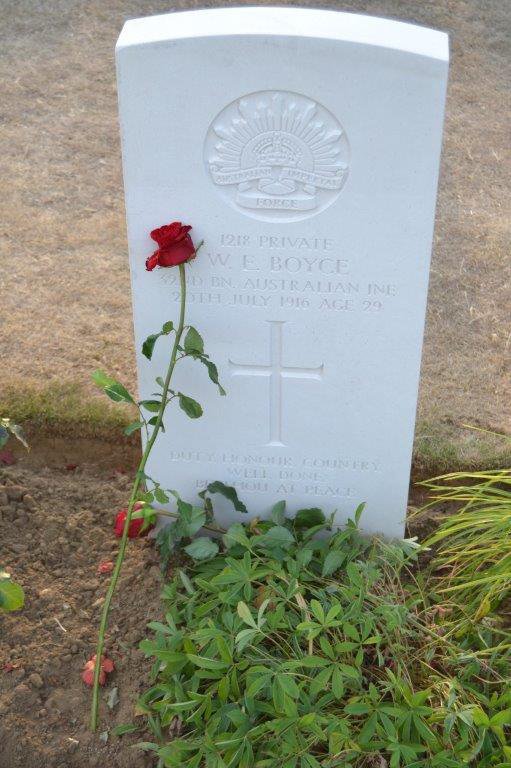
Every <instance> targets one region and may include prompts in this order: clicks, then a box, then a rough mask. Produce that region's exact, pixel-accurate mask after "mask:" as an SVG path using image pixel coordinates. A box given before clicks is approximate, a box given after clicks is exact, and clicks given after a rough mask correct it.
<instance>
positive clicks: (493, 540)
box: [423, 469, 511, 640]
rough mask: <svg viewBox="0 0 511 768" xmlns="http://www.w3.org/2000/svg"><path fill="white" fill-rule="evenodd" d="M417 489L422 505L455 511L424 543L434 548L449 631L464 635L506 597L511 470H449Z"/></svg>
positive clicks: (510, 578) (510, 581)
mask: <svg viewBox="0 0 511 768" xmlns="http://www.w3.org/2000/svg"><path fill="white" fill-rule="evenodd" d="M423 485H424V486H425V487H426V488H427V489H428V490H429V492H430V497H431V500H430V502H429V504H428V505H427V507H439V506H440V505H443V504H454V505H456V507H457V509H456V511H454V512H453V513H452V514H450V515H449V516H443V517H442V518H440V520H441V522H440V525H439V528H438V530H437V531H436V532H435V534H434V535H433V536H431V537H430V539H429V540H428V541H427V542H426V545H427V546H431V547H434V548H435V550H436V556H435V560H434V567H435V574H436V577H437V579H436V585H435V590H436V592H437V593H438V596H439V598H440V599H442V600H443V601H447V602H448V603H449V609H448V616H449V617H450V620H451V624H452V627H453V630H454V631H455V632H456V633H457V634H458V635H460V634H463V633H470V632H471V631H472V626H473V623H474V622H478V621H480V620H481V619H483V618H485V617H488V616H489V614H491V613H494V612H495V611H496V610H497V609H498V607H499V606H500V605H501V604H502V602H503V601H504V600H506V599H507V598H508V597H509V595H510V594H511V470H509V469H503V470H497V471H486V472H472V473H459V472H453V473H451V474H448V475H444V476H442V477H438V478H434V479H433V480H429V481H427V482H425V483H423ZM492 621H493V622H494V623H495V618H493V619H492ZM508 640H509V638H508Z"/></svg>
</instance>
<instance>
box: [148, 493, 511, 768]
mask: <svg viewBox="0 0 511 768" xmlns="http://www.w3.org/2000/svg"><path fill="white" fill-rule="evenodd" d="M359 514H360V509H359V510H358V511H357V516H356V517H358V515H359ZM326 527H327V526H326V524H325V522H324V518H323V515H322V513H321V512H320V510H302V511H301V512H299V513H298V514H297V516H296V517H295V519H294V520H291V519H288V518H286V517H285V515H284V505H283V503H280V504H278V505H276V507H275V508H274V510H273V512H272V517H271V519H270V520H268V521H266V522H260V521H253V522H252V523H250V524H249V525H242V524H241V523H235V524H234V525H232V526H231V527H230V528H229V529H228V531H227V532H226V533H225V535H224V537H223V551H220V552H219V553H218V554H216V555H215V556H213V557H212V558H211V559H209V560H205V561H204V562H198V563H195V564H193V565H190V566H189V567H187V568H185V569H184V570H182V571H178V572H177V573H176V574H175V575H174V577H173V578H172V580H171V582H170V583H169V584H168V585H167V586H166V587H165V590H164V599H165V602H166V605H167V613H166V616H165V620H164V621H163V622H153V623H152V624H150V625H149V626H150V628H151V629H152V630H153V631H154V633H155V634H154V638H153V639H148V640H145V641H143V642H142V644H141V648H142V649H143V650H144V651H145V653H146V654H147V655H148V656H151V657H154V658H155V664H154V668H153V675H154V684H153V686H152V687H151V688H150V689H149V690H148V691H147V692H146V693H145V694H144V695H143V696H142V698H141V700H140V702H139V705H140V708H141V710H142V711H143V712H145V713H146V715H147V718H148V723H149V726H150V728H151V730H152V732H153V734H154V740H153V741H151V742H145V743H143V744H142V745H141V746H142V747H143V748H145V749H148V750H152V751H154V752H155V753H156V755H157V757H158V765H159V766H160V767H163V766H165V767H166V768H178V767H179V768H182V767H184V766H186V768H202V767H204V768H251V767H252V766H255V767H257V768H320V767H321V768H334V767H336V766H338V767H339V768H341V767H342V768H400V767H402V768H404V767H405V766H406V768H461V766H469V765H474V766H475V765H477V766H479V768H486V767H489V766H501V768H502V767H503V766H509V765H511V748H510V747H509V746H508V745H507V736H506V728H507V726H508V725H509V724H510V723H511V693H509V692H508V691H507V690H506V686H505V683H504V680H505V678H506V677H507V676H508V673H509V670H510V668H509V664H508V662H507V659H506V658H502V659H500V660H495V663H494V664H490V661H489V660H488V659H480V658H479V657H478V655H477V653H473V652H469V651H467V650H466V649H464V648H463V647H461V646H458V645H456V644H455V643H453V642H450V641H448V640H446V639H445V638H444V637H442V634H441V630H439V629H438V628H437V626H436V624H435V617H436V615H437V609H436V608H435V607H434V606H430V605H429V603H428V600H427V598H426V597H425V592H424V590H423V589H422V588H421V578H420V576H416V577H414V576H413V575H412V570H411V566H412V565H414V564H415V561H416V557H417V555H416V548H415V547H414V545H413V543H412V542H402V543H400V544H392V545H390V544H387V543H384V542H382V541H378V540H376V539H368V538H364V537H363V536H362V535H361V534H360V533H359V531H358V529H357V526H356V524H355V523H349V524H348V525H347V527H346V528H345V529H344V530H342V531H338V532H335V533H329V532H327V533H325V531H324V529H325V528H326ZM318 534H320V535H318Z"/></svg>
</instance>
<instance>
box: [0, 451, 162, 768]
mask: <svg viewBox="0 0 511 768" xmlns="http://www.w3.org/2000/svg"><path fill="white" fill-rule="evenodd" d="M72 454H73V451H72V450H71V451H70V452H69V456H70V458H71V459H72V458H73V456H72ZM58 460H59V461H60V457H58ZM104 466H105V467H106V466H108V463H107V462H105V464H104ZM128 485H129V477H128V475H125V474H120V473H115V476H112V471H111V469H108V470H106V471H105V470H103V471H102V470H101V469H100V468H98V466H93V465H79V466H78V467H76V469H72V468H71V466H69V468H68V469H66V466H65V465H64V464H60V465H59V466H53V467H52V468H49V467H46V466H37V463H36V462H35V461H34V460H33V459H31V460H30V462H28V463H26V465H25V463H23V462H21V463H20V464H18V465H16V466H14V467H12V468H10V469H9V470H5V471H2V472H1V474H0V540H1V541H2V548H1V563H2V566H3V567H5V568H6V570H8V571H9V572H10V573H12V575H13V577H15V578H16V579H17V580H18V581H19V582H20V583H21V584H22V585H23V587H24V589H25V592H26V606H25V608H24V610H22V611H20V612H17V613H13V614H10V615H7V616H0V745H1V747H0V765H1V768H74V767H75V766H80V768H85V766H100V767H101V768H103V766H109V767H110V766H111V768H135V766H136V767H137V768H143V766H150V765H153V763H154V761H153V760H152V759H151V758H150V757H149V756H148V755H144V754H143V753H142V752H140V751H139V750H136V749H133V748H132V746H131V745H132V744H134V743H136V742H137V741H140V740H141V738H144V737H145V738H147V736H148V734H144V732H143V730H142V731H141V732H140V733H138V734H137V735H125V736H122V737H120V738H119V737H117V736H115V735H113V733H112V728H114V727H115V726H116V725H119V724H121V723H130V722H137V718H136V717H135V712H134V707H135V703H136V700H137V697H138V695H139V694H140V693H141V691H143V690H144V689H145V688H146V687H147V684H148V670H149V666H150V663H149V662H148V661H146V660H145V659H144V657H143V654H141V652H140V651H138V650H136V648H137V645H138V641H139V640H140V639H141V638H142V637H144V636H145V628H146V624H147V622H148V621H150V620H151V619H154V618H157V617H159V616H161V607H160V601H159V593H160V589H161V584H162V580H161V576H160V571H159V566H158V557H157V553H156V551H155V548H154V546H153V545H152V544H151V543H150V541H148V540H138V541H135V542H133V544H132V546H130V550H129V555H128V559H127V561H126V567H125V569H124V571H123V576H122V580H121V585H120V589H119V591H118V596H117V598H115V599H114V610H113V614H112V620H111V627H110V631H109V633H108V639H107V643H106V648H107V651H108V656H109V657H111V658H112V659H113V661H114V663H115V671H114V672H113V673H112V674H111V675H110V676H109V678H108V681H107V684H106V686H105V687H104V688H103V689H102V691H101V721H100V728H99V731H98V734H97V735H96V736H92V734H90V733H89V731H88V728H87V722H88V713H89V706H90V689H89V688H87V687H86V686H85V685H84V683H83V682H82V680H81V677H80V674H81V671H82V669H83V665H84V663H85V661H86V660H87V659H89V658H90V656H91V655H92V654H93V653H94V643H95V636H96V631H97V626H98V619H99V611H100V607H101V603H102V601H103V598H104V594H105V589H106V585H107V584H108V579H109V576H105V575H98V572H97V569H98V565H99V563H101V562H104V561H111V560H112V558H113V557H114V556H115V550H116V548H117V539H115V538H114V536H113V533H112V519H113V514H114V512H115V511H116V509H118V508H119V507H121V506H122V505H123V504H124V503H125V501H126V495H127V488H128ZM113 688H117V692H118V695H119V703H118V704H117V705H116V706H115V707H114V708H113V709H112V710H110V709H109V708H108V706H107V703H106V697H107V696H108V694H109V693H111V691H112V689H113ZM100 734H102V737H101V736H100ZM107 736H108V740H107V741H106V742H104V741H102V738H106V737H107Z"/></svg>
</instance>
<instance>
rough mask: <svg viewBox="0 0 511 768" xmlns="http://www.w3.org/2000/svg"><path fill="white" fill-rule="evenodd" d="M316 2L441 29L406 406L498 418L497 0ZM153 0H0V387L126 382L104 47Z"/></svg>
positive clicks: (432, 413)
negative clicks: (430, 227) (426, 289)
mask: <svg viewBox="0 0 511 768" xmlns="http://www.w3.org/2000/svg"><path fill="white" fill-rule="evenodd" d="M283 2H284V0H279V3H280V4H282V3H283ZM248 3H250V4H252V3H253V0H248ZM215 4H216V3H215V2H204V3H199V2H193V1H192V0H178V1H177V2H175V3H174V4H173V7H174V8H176V9H179V8H191V7H200V6H202V5H207V6H211V5H215ZM230 4H231V3H230V2H228V1H227V2H226V1H225V0H224V2H223V3H222V5H230ZM240 4H241V5H243V4H247V0H235V2H232V5H240ZM292 4H293V3H292ZM301 4H303V5H317V3H310V2H302V3H301ZM321 5H325V6H328V7H332V8H339V9H342V10H351V11H359V12H364V13H371V14H376V15H378V14H379V15H382V16H388V17H392V18H398V19H403V20H406V21H411V22H417V23H419V24H425V25H430V26H433V27H438V28H441V29H445V30H447V31H448V32H449V33H450V34H451V44H452V67H451V74H450V86H449V94H448V102H447V118H446V129H445V141H444V154H443V162H442V174H441V184H440V195H439V203H438V220H437V228H436V239H435V254H434V259H433V267H432V273H431V291H430V301H429V309H428V324H427V333H426V344H425V352H424V363H423V373H422V388H421V399H420V415H421V418H422V421H423V423H424V424H425V425H433V426H435V425H436V427H438V425H439V424H440V425H442V424H450V425H452V424H455V425H459V424H462V423H463V422H468V423H470V424H478V425H481V426H485V427H490V428H496V429H498V430H506V429H507V430H509V428H510V427H511V415H510V412H509V401H510V395H511V375H510V369H509V352H510V348H511V319H510V314H509V306H510V299H511V279H510V278H511V262H510V259H509V234H510V222H509V217H508V212H509V209H510V202H511V185H510V184H509V167H510V164H509V160H510V149H509V142H508V135H507V134H508V130H509V128H508V126H509V123H510V120H509V112H510V105H511V100H510V99H509V86H510V83H511V76H510V75H511V73H510V64H511V56H510V55H509V53H510V45H509V41H510V39H511V14H510V13H509V10H510V6H509V0H485V2H481V1H480V0H424V1H422V2H419V0H342V2H341V1H340V0H339V2H325V3H321ZM168 10H169V3H168V2H167V0H165V1H163V0H161V1H155V0H151V1H150V2H144V3H141V2H140V0H39V1H38V2H34V1H33V0H3V3H2V21H3V24H2V28H3V45H2V46H1V50H2V53H1V54H0V73H1V75H2V77H1V78H0V79H1V80H2V81H3V86H2V90H3V93H2V98H1V101H2V123H3V131H2V139H1V144H0V173H1V175H2V178H3V179H5V182H4V189H3V195H2V212H3V216H4V227H3V229H2V232H1V235H0V250H1V252H2V255H1V256H0V263H1V264H2V270H3V271H2V275H1V281H0V284H1V286H2V303H1V307H0V320H1V322H2V325H3V329H4V330H3V332H2V337H3V338H2V349H1V352H2V357H4V359H8V360H9V366H4V368H3V371H2V387H8V386H10V385H13V386H16V387H20V386H25V385H30V384H32V385H33V386H34V387H35V388H38V387H44V386H45V385H46V384H48V383H49V382H54V381H63V382H83V383H84V385H85V386H89V385H88V383H87V382H88V381H89V373H90V371H91V370H93V369H94V368H96V367H97V366H98V364H100V365H102V366H105V367H106V368H108V369H109V370H110V371H111V372H112V373H113V374H114V375H118V376H120V377H121V379H123V380H125V381H126V382H133V380H134V364H133V357H134V356H133V349H132V326H131V307H130V289H129V280H128V265H127V257H126V244H125V225H124V213H123V194H122V182H121V173H120V152H119V142H118V128H117V108H116V87H115V75H114V61H113V48H114V43H115V40H116V37H117V35H118V33H119V31H120V28H121V26H122V23H123V21H124V20H125V19H126V18H128V17H132V16H137V15H142V14H145V15H149V14H152V13H157V12H164V11H168ZM190 96H191V97H192V98H193V94H190ZM148 117H149V116H148ZM88 391H89V393H90V392H92V389H89V390H88ZM433 431H434V432H435V434H437V432H438V430H437V429H436V430H435V429H434V430H433Z"/></svg>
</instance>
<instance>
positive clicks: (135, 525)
mask: <svg viewBox="0 0 511 768" xmlns="http://www.w3.org/2000/svg"><path fill="white" fill-rule="evenodd" d="M143 507H144V504H143V502H141V501H137V502H136V504H135V505H134V507H133V511H134V512H138V511H139V510H140V509H143ZM127 515H128V510H127V509H120V510H119V512H118V513H117V514H116V516H115V523H114V533H115V535H116V536H117V538H119V539H120V538H121V536H122V532H123V530H124V523H125V522H126V517H127ZM145 522H146V520H145V518H143V517H135V518H132V519H131V521H130V524H129V528H128V538H129V539H136V538H138V536H145V535H146V534H147V533H149V531H150V530H151V528H153V527H154V523H149V525H147V524H146V527H145V528H144V530H143V531H142V530H141V529H142V527H143V525H144V523H145Z"/></svg>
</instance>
